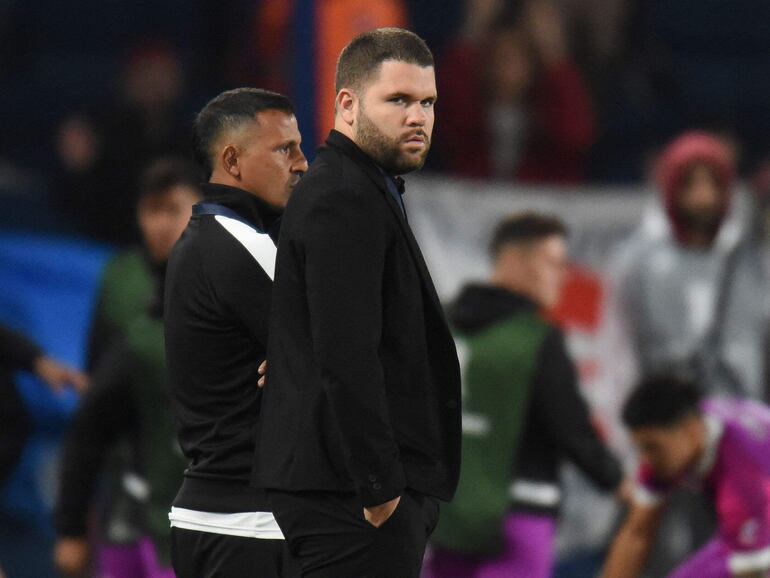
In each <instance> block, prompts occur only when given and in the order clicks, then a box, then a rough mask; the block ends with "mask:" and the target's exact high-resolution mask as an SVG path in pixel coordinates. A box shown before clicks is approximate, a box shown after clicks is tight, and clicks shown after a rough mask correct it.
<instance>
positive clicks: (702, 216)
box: [676, 164, 725, 235]
mask: <svg viewBox="0 0 770 578" xmlns="http://www.w3.org/2000/svg"><path fill="white" fill-rule="evenodd" d="M724 203H725V195H724V191H722V190H721V189H720V188H719V184H718V182H717V180H716V178H715V177H714V173H713V172H712V170H711V169H710V168H709V167H708V166H707V165H704V164H697V165H695V166H694V167H693V168H692V169H691V170H690V172H689V173H688V175H687V178H686V179H685V182H684V186H683V188H682V190H681V192H680V193H679V195H678V197H677V207H676V209H677V213H678V216H679V219H680V220H681V222H682V224H683V225H684V226H685V228H686V229H688V230H690V231H693V232H696V233H700V234H706V235H713V234H715V233H716V232H717V230H718V229H719V224H720V222H721V220H722V214H723V212H724Z"/></svg>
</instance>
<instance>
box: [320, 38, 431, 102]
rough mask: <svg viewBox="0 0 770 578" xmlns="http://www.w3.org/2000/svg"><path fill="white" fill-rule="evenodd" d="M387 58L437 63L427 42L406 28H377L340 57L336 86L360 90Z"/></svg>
mask: <svg viewBox="0 0 770 578" xmlns="http://www.w3.org/2000/svg"><path fill="white" fill-rule="evenodd" d="M386 60H396V61H399V62H407V63H409V64H417V65H418V66H423V67H425V66H433V54H431V51H430V48H428V45H427V44H425V41H424V40H423V39H422V38H420V37H419V36H417V35H416V34H415V33H414V32H410V31H409V30H404V29H403V28H377V29H376V30H370V31H369V32H364V33H363V34H359V35H358V36H356V37H355V38H354V39H353V40H351V41H350V43H349V44H348V45H347V46H346V47H345V48H344V49H343V50H342V52H341V53H340V57H339V59H338V60H337V73H336V75H335V78H334V89H335V91H336V92H339V91H340V89H342V88H351V89H353V90H356V91H359V90H361V88H362V87H363V86H364V85H365V84H366V81H367V80H369V78H370V77H371V75H372V74H374V73H375V72H377V70H378V69H379V67H380V65H381V64H382V63H383V62H385V61H386Z"/></svg>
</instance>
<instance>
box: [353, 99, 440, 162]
mask: <svg viewBox="0 0 770 578" xmlns="http://www.w3.org/2000/svg"><path fill="white" fill-rule="evenodd" d="M356 121H357V123H358V130H357V131H356V140H357V144H358V146H359V147H361V150H363V151H364V152H365V153H366V154H368V155H369V157H371V159H372V160H373V161H374V162H375V163H377V164H378V165H379V166H380V167H381V168H382V169H383V170H384V171H385V172H386V173H390V174H393V175H405V174H406V173H411V172H412V171H416V170H417V169H420V168H422V166H423V165H424V164H425V159H426V157H427V156H428V151H429V150H430V137H429V136H428V133H426V132H425V131H424V130H422V129H416V130H412V131H410V132H409V133H408V134H406V135H403V136H401V137H398V138H392V137H389V136H387V135H386V134H385V133H384V132H382V131H381V130H380V128H379V127H378V126H377V125H376V124H374V122H372V120H371V119H370V118H369V117H368V116H366V114H365V113H364V111H363V109H360V110H359V111H358V118H357V119H356ZM414 136H421V137H422V138H423V139H425V148H424V149H423V151H422V152H421V153H420V154H419V155H411V154H408V153H406V152H404V151H403V150H402V148H401V146H402V144H403V143H405V142H406V141H407V140H409V139H410V138H412V137H414Z"/></svg>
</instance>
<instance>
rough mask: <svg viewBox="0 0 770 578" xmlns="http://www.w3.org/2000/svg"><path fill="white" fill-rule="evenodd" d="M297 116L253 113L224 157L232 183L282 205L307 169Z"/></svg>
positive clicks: (277, 205)
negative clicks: (233, 180)
mask: <svg viewBox="0 0 770 578" xmlns="http://www.w3.org/2000/svg"><path fill="white" fill-rule="evenodd" d="M301 143H302V136H301V135H300V133H299V128H298V126H297V119H296V117H295V116H294V115H293V114H287V113H285V112H283V111H279V110H268V111H263V112H260V113H259V114H258V115H257V119H256V122H254V123H252V124H251V125H248V126H246V127H245V128H244V129H243V130H242V131H241V133H240V134H239V135H238V138H236V139H235V144H234V145H233V151H232V155H231V156H230V157H229V158H227V157H226V158H225V163H226V164H227V163H233V164H232V165H229V166H228V169H229V172H230V174H231V175H232V176H234V177H236V179H237V184H236V186H238V187H240V188H241V189H243V190H245V191H248V192H249V193H251V194H252V195H254V196H256V197H258V198H260V199H262V200H263V201H264V202H266V203H267V204H268V205H270V206H272V207H274V208H278V209H282V208H284V207H285V206H286V203H288V201H289V197H290V196H291V192H292V190H293V189H294V187H295V186H296V184H297V183H298V182H299V179H300V177H301V176H302V175H303V174H304V173H305V171H307V159H306V158H305V155H304V154H302V149H301V148H300V144H301Z"/></svg>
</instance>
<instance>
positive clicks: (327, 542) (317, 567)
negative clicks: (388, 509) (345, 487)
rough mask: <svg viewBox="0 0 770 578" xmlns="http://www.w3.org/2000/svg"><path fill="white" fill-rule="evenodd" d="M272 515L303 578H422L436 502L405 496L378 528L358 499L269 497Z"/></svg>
mask: <svg viewBox="0 0 770 578" xmlns="http://www.w3.org/2000/svg"><path fill="white" fill-rule="evenodd" d="M269 498H270V501H271V504H272V508H273V515H274V516H275V518H276V520H277V521H278V525H279V526H280V527H281V530H282V531H283V535H284V536H286V540H287V542H288V544H289V550H290V552H291V554H292V556H294V558H296V559H297V560H298V561H299V563H300V565H301V566H302V577H303V578H419V576H420V569H421V568H422V558H423V555H424V553H425V546H426V544H427V541H428V537H429V536H430V535H431V533H432V532H433V530H434V528H435V527H436V524H437V523H438V515H439V506H438V500H436V499H435V498H432V497H429V496H425V495H422V494H419V493H416V492H412V491H410V490H407V491H406V492H405V493H404V494H403V495H402V496H401V501H400V502H399V505H398V507H397V508H396V511H395V512H393V515H392V516H391V517H390V518H389V519H388V520H387V521H386V522H385V523H384V524H383V525H382V526H380V527H379V528H375V527H374V526H372V525H371V524H370V523H369V522H367V521H366V519H365V518H364V513H363V507H362V506H361V502H360V501H359V499H358V497H357V496H356V495H355V494H340V493H335V492H298V493H290V492H277V491H270V492H269Z"/></svg>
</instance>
